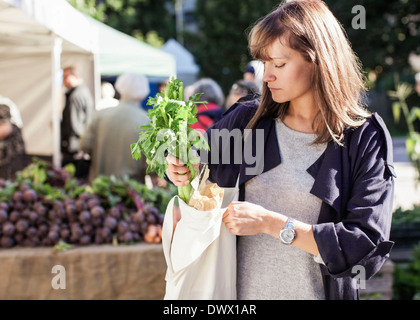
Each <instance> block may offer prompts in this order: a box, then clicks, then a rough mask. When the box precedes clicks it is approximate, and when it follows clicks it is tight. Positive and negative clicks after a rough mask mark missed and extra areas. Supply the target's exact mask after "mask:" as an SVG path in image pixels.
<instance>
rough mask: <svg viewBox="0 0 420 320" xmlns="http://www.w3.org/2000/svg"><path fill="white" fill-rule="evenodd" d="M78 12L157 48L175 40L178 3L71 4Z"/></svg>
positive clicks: (119, 0) (109, 0) (89, 0)
mask: <svg viewBox="0 0 420 320" xmlns="http://www.w3.org/2000/svg"><path fill="white" fill-rule="evenodd" d="M67 1H68V2H69V3H70V4H71V5H73V6H74V7H75V8H77V9H78V10H80V11H82V12H84V13H86V14H88V15H90V16H92V17H94V18H95V19H97V20H99V21H101V22H104V23H105V24H107V25H109V26H110V27H112V28H115V29H117V30H119V31H121V32H124V33H126V34H129V35H131V36H133V37H135V38H137V39H139V40H142V41H145V42H147V43H149V44H151V45H153V46H155V47H161V46H162V45H163V44H164V42H165V41H166V40H168V39H170V38H174V37H175V34H176V32H175V17H174V15H173V14H172V13H171V12H170V11H171V10H170V8H173V6H174V4H173V3H174V0H99V1H98V0H67Z"/></svg>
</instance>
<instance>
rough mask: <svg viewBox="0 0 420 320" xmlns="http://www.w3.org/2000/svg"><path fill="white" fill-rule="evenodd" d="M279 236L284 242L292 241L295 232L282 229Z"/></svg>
mask: <svg viewBox="0 0 420 320" xmlns="http://www.w3.org/2000/svg"><path fill="white" fill-rule="evenodd" d="M280 236H281V238H282V240H283V242H285V243H292V241H293V239H294V238H295V232H294V231H293V230H287V229H286V230H283V231H282V232H281V235H280Z"/></svg>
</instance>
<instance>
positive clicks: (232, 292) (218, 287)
mask: <svg viewBox="0 0 420 320" xmlns="http://www.w3.org/2000/svg"><path fill="white" fill-rule="evenodd" d="M237 194H238V185H236V187H235V188H224V196H223V201H222V206H221V208H220V209H215V210H211V211H199V210H196V209H195V208H193V207H190V206H189V205H187V204H186V203H185V202H184V201H182V200H181V199H179V197H178V196H175V197H173V198H172V199H171V201H170V202H169V204H168V207H167V209H166V213H165V218H164V222H163V228H162V246H163V251H164V256H165V260H166V263H167V272H166V277H165V280H166V293H165V297H164V299H165V300H235V299H236V236H235V235H233V234H231V233H230V232H229V229H228V228H226V226H225V224H224V223H223V222H222V217H223V213H224V212H225V211H226V208H227V206H228V205H229V203H230V202H231V201H233V200H236V199H237ZM176 200H177V201H178V203H179V210H180V213H181V220H180V221H179V222H178V223H177V225H176V229H175V231H174V232H173V210H174V205H175V201H176Z"/></svg>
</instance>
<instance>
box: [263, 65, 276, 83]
mask: <svg viewBox="0 0 420 320" xmlns="http://www.w3.org/2000/svg"><path fill="white" fill-rule="evenodd" d="M274 80H276V77H275V76H274V74H273V73H272V72H271V71H270V69H269V68H267V67H266V68H265V69H264V75H263V81H264V82H271V81H274Z"/></svg>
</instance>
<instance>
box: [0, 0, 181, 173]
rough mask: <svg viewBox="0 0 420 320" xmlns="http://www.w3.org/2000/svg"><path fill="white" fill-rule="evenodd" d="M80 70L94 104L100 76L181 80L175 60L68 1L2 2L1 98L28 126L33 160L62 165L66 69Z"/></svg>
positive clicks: (25, 135) (25, 130)
mask: <svg viewBox="0 0 420 320" xmlns="http://www.w3.org/2000/svg"><path fill="white" fill-rule="evenodd" d="M69 64H77V65H78V66H79V67H80V69H81V71H82V77H83V78H84V81H85V83H86V85H88V87H89V88H90V89H91V91H92V93H93V95H94V97H95V100H96V101H98V99H99V96H100V76H101V75H113V76H118V75H120V74H122V73H124V72H138V73H143V74H145V75H147V76H149V77H158V78H161V77H164V78H168V77H170V76H172V75H176V66H175V58H173V57H172V56H171V55H169V54H167V53H164V52H160V51H159V50H158V49H155V48H153V47H151V46H148V45H146V44H143V43H141V42H140V41H138V40H137V39H135V38H133V37H130V36H128V35H125V34H123V33H121V32H119V31H117V30H114V29H112V28H110V27H108V26H106V25H105V24H102V23H100V22H97V21H96V20H94V19H92V18H90V17H87V16H86V15H84V14H82V13H80V12H79V11H77V10H76V9H74V8H73V7H72V6H71V5H70V4H69V3H67V1H65V0H0V95H3V96H6V97H9V98H10V99H11V100H12V101H13V102H14V103H15V104H16V105H17V107H18V109H19V111H20V113H21V116H22V120H23V138H24V141H25V145H26V151H27V153H28V154H29V155H45V156H51V155H52V156H53V162H54V164H55V165H59V161H60V160H59V158H60V149H59V137H60V132H59V127H60V125H59V122H60V117H61V110H62V108H63V104H64V102H63V96H64V91H63V89H62V87H61V81H62V80H61V75H62V71H61V69H62V68H63V67H64V66H66V65H69Z"/></svg>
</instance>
